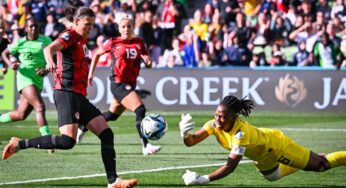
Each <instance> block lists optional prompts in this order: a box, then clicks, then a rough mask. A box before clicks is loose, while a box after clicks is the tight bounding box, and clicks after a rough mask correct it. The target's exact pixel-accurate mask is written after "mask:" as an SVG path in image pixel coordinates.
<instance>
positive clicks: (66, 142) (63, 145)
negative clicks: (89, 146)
mask: <svg viewBox="0 0 346 188" xmlns="http://www.w3.org/2000/svg"><path fill="white" fill-rule="evenodd" d="M56 144H57V146H58V149H72V148H73V146H74V145H76V140H75V139H73V138H72V137H69V136H67V135H64V134H63V135H62V136H61V137H60V139H59V140H57V143H56Z"/></svg>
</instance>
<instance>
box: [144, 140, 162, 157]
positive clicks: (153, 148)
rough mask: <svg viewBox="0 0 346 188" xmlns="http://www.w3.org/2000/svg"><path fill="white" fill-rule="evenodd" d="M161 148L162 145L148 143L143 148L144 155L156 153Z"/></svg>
mask: <svg viewBox="0 0 346 188" xmlns="http://www.w3.org/2000/svg"><path fill="white" fill-rule="evenodd" d="M160 150H161V146H155V145H152V144H150V143H148V144H147V147H145V148H144V147H143V148H142V151H143V155H144V156H148V155H153V154H156V153H158V152H159V151H160Z"/></svg>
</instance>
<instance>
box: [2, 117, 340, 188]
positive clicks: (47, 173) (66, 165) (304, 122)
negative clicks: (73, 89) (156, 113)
mask: <svg viewBox="0 0 346 188" xmlns="http://www.w3.org/2000/svg"><path fill="white" fill-rule="evenodd" d="M160 113H162V114H164V116H165V118H166V119H167V121H168V123H169V128H168V132H167V134H166V135H165V136H164V137H163V138H162V139H161V140H158V141H155V142H153V143H154V144H159V145H161V146H162V151H161V152H160V153H159V154H158V155H154V156H148V157H143V156H142V153H141V145H140V142H139V139H138V135H137V134H136V129H135V127H134V116H133V114H132V113H125V114H124V115H123V116H122V117H121V118H120V119H119V120H118V121H116V122H110V125H111V127H112V129H113V131H114V133H115V135H116V137H115V143H116V152H117V170H118V172H119V173H120V174H121V176H122V177H124V178H138V179H139V181H140V183H139V185H138V187H157V188H159V187H185V185H184V183H183V181H182V178H181V176H182V175H183V173H184V171H185V167H184V166H194V165H196V166H198V165H205V164H219V163H224V162H225V161H226V159H227V156H228V151H226V150H224V149H222V148H221V147H220V146H219V145H218V144H217V142H216V140H215V139H214V138H213V137H210V138H208V139H207V140H205V141H204V142H202V143H201V144H199V145H196V146H194V147H186V146H184V145H183V143H182V140H181V138H180V134H179V129H178V121H179V119H180V115H179V113H168V112H160ZM192 115H193V118H194V120H195V121H196V123H197V128H196V130H197V129H198V128H200V127H201V126H202V125H203V123H204V122H205V121H207V120H209V119H211V118H213V112H194V113H192ZM56 119H57V118H56V114H55V113H54V112H52V113H48V120H49V123H50V128H51V130H52V132H53V133H55V134H58V129H57V126H56V124H57V121H56ZM246 120H247V121H249V122H251V123H253V124H254V125H255V126H258V127H275V128H305V129H311V128H317V129H340V130H341V131H317V130H316V131H307V130H302V129H297V130H288V129H283V130H284V133H285V134H287V135H288V136H290V137H292V138H293V139H294V140H295V141H297V142H298V143H300V144H302V145H304V146H306V147H308V148H310V149H312V150H313V151H315V152H317V153H320V152H332V151H338V150H346V115H345V114H342V113H308V114H302V113H287V112H286V113H273V112H258V113H254V114H252V116H251V117H250V118H246ZM12 136H19V137H20V138H29V137H34V136H39V133H38V130H37V128H36V127H35V120H34V115H31V116H30V117H29V118H28V119H27V120H25V121H22V122H14V123H9V124H1V125H0V142H1V143H0V149H1V150H2V149H3V148H4V146H5V144H6V143H7V142H8V140H9V139H10V137H12ZM173 167H174V168H176V169H174V168H173ZM160 168H168V170H162V171H157V172H150V171H149V170H152V169H160ZM217 168H218V166H214V167H199V168H188V169H192V170H194V171H197V172H198V173H200V174H208V173H211V172H213V171H214V170H216V169H217ZM140 171H142V172H140ZM103 173H104V170H103V165H102V162H101V156H100V147H99V140H98V139H97V137H95V136H94V135H92V134H91V133H90V132H89V133H88V134H87V135H86V137H85V139H84V140H83V143H82V144H78V145H76V146H75V147H74V148H73V149H72V150H68V151H62V150H59V151H57V152H56V153H55V154H52V155H49V154H48V153H47V152H46V151H45V150H37V149H27V150H25V151H20V152H19V153H18V154H15V155H14V156H13V157H11V158H10V159H8V160H6V161H0V187H105V186H106V178H105V176H102V174H103ZM84 175H95V176H96V177H88V178H78V179H70V180H68V179H63V180H54V181H45V182H36V183H21V184H13V185H4V184H6V183H8V182H22V181H27V180H28V181H30V180H38V179H45V178H62V177H77V176H84ZM345 186H346V168H345V167H339V168H335V169H332V170H330V171H328V172H325V173H315V172H304V171H300V172H297V173H295V174H293V175H290V176H288V177H285V178H283V179H281V180H279V181H275V182H269V181H266V180H265V179H264V178H263V177H261V176H260V175H259V173H258V172H257V171H256V169H255V167H254V165H253V164H252V163H245V164H240V165H239V166H238V168H237V169H236V170H235V172H234V173H233V174H231V175H229V176H228V177H226V178H224V179H222V180H219V181H215V182H211V183H209V184H207V185H204V186H203V187H345ZM193 187H202V186H193Z"/></svg>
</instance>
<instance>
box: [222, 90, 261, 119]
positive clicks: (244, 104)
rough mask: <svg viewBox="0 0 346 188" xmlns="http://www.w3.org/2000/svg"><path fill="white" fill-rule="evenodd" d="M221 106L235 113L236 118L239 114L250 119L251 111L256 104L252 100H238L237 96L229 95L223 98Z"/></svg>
mask: <svg viewBox="0 0 346 188" xmlns="http://www.w3.org/2000/svg"><path fill="white" fill-rule="evenodd" d="M220 105H223V106H224V107H226V108H227V109H228V110H229V111H230V112H233V113H234V114H235V115H236V116H238V115H239V114H241V115H243V116H245V117H248V116H249V115H250V113H251V110H252V109H253V108H254V107H255V104H254V102H253V101H252V100H246V99H245V98H243V99H238V98H237V97H235V96H232V95H228V96H226V97H224V98H223V100H222V102H221V103H220Z"/></svg>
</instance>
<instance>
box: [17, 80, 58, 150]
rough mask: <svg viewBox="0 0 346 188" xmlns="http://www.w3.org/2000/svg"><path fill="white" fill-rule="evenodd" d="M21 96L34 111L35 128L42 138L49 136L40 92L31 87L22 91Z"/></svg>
mask: <svg viewBox="0 0 346 188" xmlns="http://www.w3.org/2000/svg"><path fill="white" fill-rule="evenodd" d="M22 95H23V96H24V97H25V99H26V100H27V102H28V103H29V104H30V105H31V106H32V107H33V108H34V109H35V112H36V123H37V127H38V129H39V131H40V133H41V135H42V136H46V135H51V132H50V130H49V127H48V122H47V119H46V107H45V104H44V102H43V99H42V97H41V94H40V91H39V90H38V89H37V88H36V87H35V86H33V85H30V86H27V87H25V88H24V89H23V90H22ZM53 152H54V149H49V150H48V153H53Z"/></svg>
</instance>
